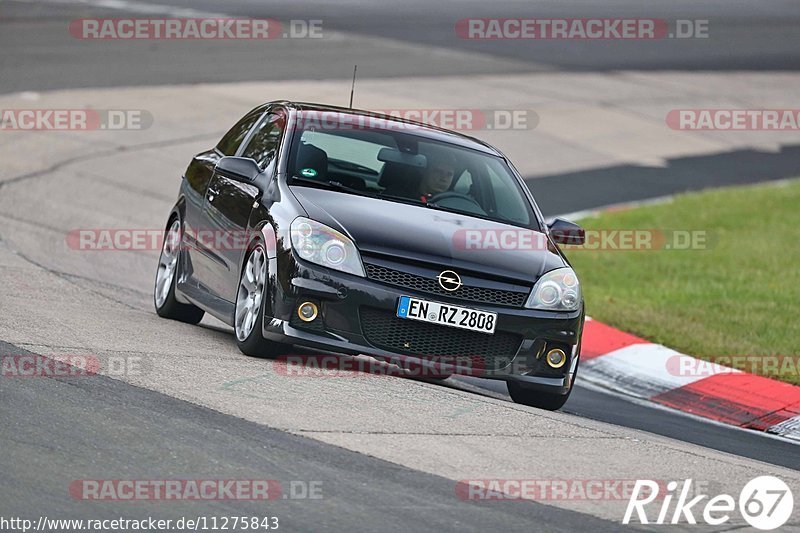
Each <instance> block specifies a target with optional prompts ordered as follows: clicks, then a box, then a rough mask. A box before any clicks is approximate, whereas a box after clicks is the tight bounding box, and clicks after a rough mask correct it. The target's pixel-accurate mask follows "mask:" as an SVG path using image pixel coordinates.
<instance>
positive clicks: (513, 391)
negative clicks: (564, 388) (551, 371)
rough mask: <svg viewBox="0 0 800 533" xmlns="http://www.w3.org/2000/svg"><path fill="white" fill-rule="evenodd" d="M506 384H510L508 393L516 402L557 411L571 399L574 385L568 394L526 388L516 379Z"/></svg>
mask: <svg viewBox="0 0 800 533" xmlns="http://www.w3.org/2000/svg"><path fill="white" fill-rule="evenodd" d="M573 383H574V381H573ZM506 384H507V385H508V394H509V395H510V396H511V399H512V400H514V403H520V404H522V405H529V406H531V407H538V408H539V409H546V410H548V411H557V410H558V409H561V408H562V407H564V404H565V403H567V400H568V399H569V395H570V394H572V387H570V389H569V392H568V393H566V394H552V393H548V392H542V391H540V390H536V389H529V388H526V387H525V386H523V385H522V384H520V383H517V382H516V381H508V382H506ZM573 387H574V385H573Z"/></svg>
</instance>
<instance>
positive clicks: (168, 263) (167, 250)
mask: <svg viewBox="0 0 800 533" xmlns="http://www.w3.org/2000/svg"><path fill="white" fill-rule="evenodd" d="M180 243H181V221H180V219H179V218H178V217H174V218H172V219H171V221H170V224H169V227H168V229H167V230H166V231H165V232H164V245H163V246H162V247H161V255H159V257H158V269H157V270H156V281H155V283H154V285H153V304H154V305H155V308H156V313H158V316H160V317H162V318H169V319H171V320H177V321H179V322H185V323H187V324H197V323H199V322H200V321H201V320H202V319H203V315H204V314H205V311H203V310H202V309H200V308H199V307H196V306H194V305H192V304H182V303H180V302H179V301H178V300H176V299H175V284H176V283H177V279H178V270H179V269H180V264H181V261H180V254H181V246H180Z"/></svg>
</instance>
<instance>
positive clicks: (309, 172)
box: [300, 168, 317, 178]
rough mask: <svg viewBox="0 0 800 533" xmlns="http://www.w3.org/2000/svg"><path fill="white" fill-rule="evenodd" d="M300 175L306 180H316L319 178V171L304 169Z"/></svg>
mask: <svg viewBox="0 0 800 533" xmlns="http://www.w3.org/2000/svg"><path fill="white" fill-rule="evenodd" d="M300 174H302V175H303V177H305V178H315V177H317V171H316V170H314V169H313V168H304V169H303V170H301V171H300Z"/></svg>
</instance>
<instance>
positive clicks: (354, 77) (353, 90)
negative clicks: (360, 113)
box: [350, 65, 358, 109]
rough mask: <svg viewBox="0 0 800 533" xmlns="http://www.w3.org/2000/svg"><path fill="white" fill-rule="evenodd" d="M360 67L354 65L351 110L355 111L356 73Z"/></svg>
mask: <svg viewBox="0 0 800 533" xmlns="http://www.w3.org/2000/svg"><path fill="white" fill-rule="evenodd" d="M357 70H358V65H353V85H351V86H350V109H353V93H354V92H355V90H356V71H357Z"/></svg>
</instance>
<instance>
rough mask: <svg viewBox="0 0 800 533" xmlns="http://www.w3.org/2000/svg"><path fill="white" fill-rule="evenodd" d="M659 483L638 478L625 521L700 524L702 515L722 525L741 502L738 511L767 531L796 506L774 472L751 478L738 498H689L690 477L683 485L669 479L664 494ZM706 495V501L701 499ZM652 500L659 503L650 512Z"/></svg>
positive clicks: (715, 524)
mask: <svg viewBox="0 0 800 533" xmlns="http://www.w3.org/2000/svg"><path fill="white" fill-rule="evenodd" d="M660 487H663V485H660V484H659V483H657V482H655V481H651V480H649V479H644V480H642V479H638V480H636V485H634V487H633V494H631V497H630V499H629V500H628V507H627V509H626V510H625V516H624V518H623V519H622V523H623V524H630V523H631V520H632V519H634V517H635V518H636V519H638V521H639V523H641V524H679V523H681V522H682V521H683V520H685V521H686V523H688V524H697V523H698V522H697V518H699V517H702V520H703V521H704V522H705V523H706V524H708V525H712V526H719V525H722V524H724V523H726V522H728V521H729V520H730V519H731V513H733V512H734V511H736V509H737V503H738V511H739V513H740V514H741V515H742V517H743V518H744V519H745V521H746V522H747V523H748V524H750V525H751V526H752V527H754V528H756V529H760V530H764V531H768V530H772V529H777V528H779V527H781V526H782V525H783V524H785V523H786V522H787V520H789V518H790V517H791V516H792V511H793V510H794V498H793V496H792V491H791V490H790V489H789V486H788V485H786V483H784V482H783V481H781V480H780V479H778V478H776V477H774V476H759V477H757V478H755V479H751V480H750V481H749V482H748V483H747V484H746V485H745V486H744V488H743V489H742V491H741V492H740V493H739V500H738V502H737V501H736V500H735V499H734V497H733V496H731V495H729V494H720V495H718V496H714V497H709V496H708V495H707V494H699V495H697V496H695V497H693V498H691V499H689V498H690V494H691V493H692V480H691V479H687V480H684V481H683V484H682V485H681V486H680V488H679V486H678V482H677V481H670V482H669V483H667V486H666V489H667V490H666V493H665V494H659V488H660ZM706 499H708V500H707V501H705V502H704V504H703V503H701V502H703V501H704V500H706ZM673 501H675V506H674V508H673V507H672V502H673ZM653 502H656V503H655V505H653V506H651V507H650V508H649V510H650V512H651V513H650V515H649V516H648V514H647V511H648V509H645V508H646V507H647V506H648V505H649V504H651V503H653ZM656 510H658V516H657V518H655V520H653V514H652V513H653V511H656ZM670 511H672V512H671V513H670ZM695 513H697V514H698V516H697V517H696V516H695Z"/></svg>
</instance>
